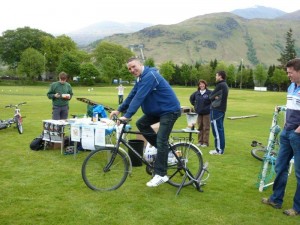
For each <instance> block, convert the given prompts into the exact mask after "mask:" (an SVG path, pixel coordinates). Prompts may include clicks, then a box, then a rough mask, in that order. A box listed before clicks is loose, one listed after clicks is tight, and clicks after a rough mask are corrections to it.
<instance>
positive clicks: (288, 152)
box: [262, 58, 300, 216]
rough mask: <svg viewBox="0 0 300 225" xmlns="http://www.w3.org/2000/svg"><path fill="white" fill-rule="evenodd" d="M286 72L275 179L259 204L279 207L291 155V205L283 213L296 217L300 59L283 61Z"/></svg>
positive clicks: (299, 160)
mask: <svg viewBox="0 0 300 225" xmlns="http://www.w3.org/2000/svg"><path fill="white" fill-rule="evenodd" d="M286 71H287V76H288V78H289V79H290V80H291V82H292V83H291V84H290V86H289V87H288V91H287V103H286V108H287V110H286V119H285V124H284V128H283V130H282V131H281V133H280V149H279V152H278V157H277V159H276V162H275V172H276V178H275V181H274V184H273V194H272V195H271V196H270V197H269V198H263V199H262V203H264V204H267V205H270V206H272V207H273V208H276V209H281V208H282V203H283V198H284V194H285V187H286V185H287V180H288V171H289V164H290V161H291V159H292V158H293V157H294V168H295V175H296V181H297V185H296V191H295V195H294V204H293V208H291V209H287V210H285V211H283V213H284V214H286V215H287V216H296V215H300V58H296V59H292V60H290V61H289V62H287V64H286Z"/></svg>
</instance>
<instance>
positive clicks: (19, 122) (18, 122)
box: [14, 116, 23, 134]
mask: <svg viewBox="0 0 300 225" xmlns="http://www.w3.org/2000/svg"><path fill="white" fill-rule="evenodd" d="M14 120H15V123H16V125H17V129H18V132H19V134H23V125H22V117H20V116H15V119H14Z"/></svg>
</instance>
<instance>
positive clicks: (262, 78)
mask: <svg viewBox="0 0 300 225" xmlns="http://www.w3.org/2000/svg"><path fill="white" fill-rule="evenodd" d="M267 76H268V73H267V71H266V69H265V67H264V66H263V65H262V64H258V65H257V66H256V67H255V70H254V71H253V79H254V80H253V82H254V85H255V86H256V87H264V85H265V82H266V80H267Z"/></svg>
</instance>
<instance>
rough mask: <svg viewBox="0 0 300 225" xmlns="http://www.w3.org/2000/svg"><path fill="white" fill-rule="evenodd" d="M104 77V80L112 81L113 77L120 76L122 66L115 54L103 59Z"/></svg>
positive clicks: (102, 72) (102, 70)
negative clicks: (120, 66) (119, 64)
mask: <svg viewBox="0 0 300 225" xmlns="http://www.w3.org/2000/svg"><path fill="white" fill-rule="evenodd" d="M100 68H101V70H100V71H101V72H100V74H101V75H102V77H101V78H102V79H103V81H104V82H107V83H111V81H112V79H113V78H115V77H119V76H120V68H119V66H118V63H117V60H116V59H115V58H114V57H113V56H106V57H105V58H103V59H102V61H101V67H100Z"/></svg>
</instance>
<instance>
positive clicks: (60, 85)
mask: <svg viewBox="0 0 300 225" xmlns="http://www.w3.org/2000/svg"><path fill="white" fill-rule="evenodd" d="M58 77H59V81H57V82H53V83H52V84H51V85H50V88H49V91H48V93H47V96H48V98H49V99H51V100H52V119H53V120H66V119H68V114H69V101H70V100H71V98H72V96H73V91H72V87H71V85H70V84H69V83H68V82H67V79H68V75H67V74H66V73H65V72H61V73H60V74H59V75H58Z"/></svg>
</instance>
